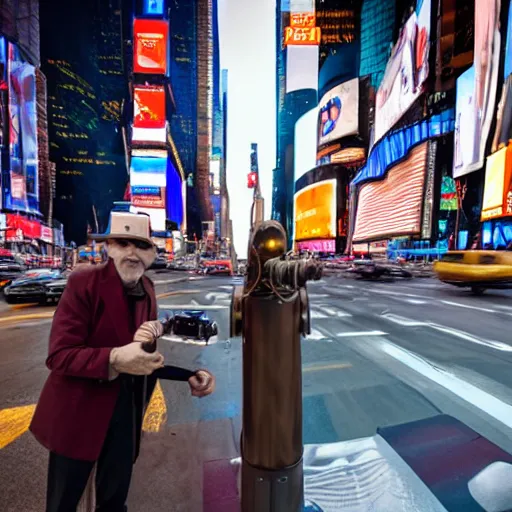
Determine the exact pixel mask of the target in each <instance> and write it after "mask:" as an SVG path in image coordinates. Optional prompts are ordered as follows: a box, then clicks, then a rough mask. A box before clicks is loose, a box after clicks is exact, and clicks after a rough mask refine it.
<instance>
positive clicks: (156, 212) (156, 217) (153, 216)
mask: <svg viewBox="0 0 512 512" xmlns="http://www.w3.org/2000/svg"><path fill="white" fill-rule="evenodd" d="M133 210H134V213H145V214H146V215H149V218H150V222H151V231H165V210H164V209H159V208H144V207H139V206H134V207H133Z"/></svg>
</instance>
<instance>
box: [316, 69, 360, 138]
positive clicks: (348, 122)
mask: <svg viewBox="0 0 512 512" xmlns="http://www.w3.org/2000/svg"><path fill="white" fill-rule="evenodd" d="M318 108H319V110H318V147H321V146H324V145H325V144H327V143H329V142H333V141H335V140H337V139H340V138H341V137H346V136H348V135H355V134H357V133H358V130H359V79H358V78H354V79H353V80H349V81H348V82H345V83H343V84H340V85H337V86H336V87H334V88H333V89H331V90H330V91H329V92H327V93H325V94H324V95H323V97H322V99H321V100H320V104H319V106H318Z"/></svg>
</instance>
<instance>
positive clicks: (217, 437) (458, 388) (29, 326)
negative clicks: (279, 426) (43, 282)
mask: <svg viewBox="0 0 512 512" xmlns="http://www.w3.org/2000/svg"><path fill="white" fill-rule="evenodd" d="M161 276H162V275H161V274H159V275H158V276H155V279H156V280H157V281H162V280H165V275H164V276H163V277H161ZM173 277H175V276H173ZM237 281H238V282H239V280H237V279H236V278H235V279H230V278H215V277H208V278H200V279H195V280H192V281H188V282H182V283H158V284H157V293H159V294H166V293H168V294H169V295H167V296H162V297H161V298H160V299H159V304H160V307H161V308H162V310H172V309H181V307H183V306H186V307H190V306H192V307H193V308H196V307H197V308H199V306H201V307H202V308H205V309H206V310H207V311H208V313H209V315H210V316H211V317H212V318H213V319H215V320H216V321H217V322H218V324H219V327H220V333H219V336H218V339H216V340H212V341H213V342H212V343H211V344H210V345H209V346H207V347H204V345H200V344H194V343H176V342H174V343H173V342H170V341H169V342H166V341H162V342H161V344H160V349H161V351H162V352H163V354H164V356H165V357H166V360H167V361H168V362H169V363H170V364H175V365H179V366H185V367H189V368H200V367H206V368H209V369H210V370H212V371H213V372H214V373H215V374H216V376H217V390H216V393H215V394H214V395H213V396H211V397H208V398H206V399H203V400H198V399H195V398H192V397H190V394H189V392H188V389H187V386H186V384H183V383H173V382H165V381H164V382H162V383H161V388H160V389H161V393H160V394H159V395H158V396H157V397H156V399H155V400H154V404H153V408H152V422H151V424H150V425H149V426H148V428H147V429H146V430H148V432H146V434H145V436H144V442H143V443H144V444H143V450H142V455H141V457H140V459H139V461H138V462H137V464H136V467H135V472H134V477H133V485H132V488H131V493H130V498H129V505H130V507H131V510H134V511H139V510H146V511H148V512H160V511H161V512H167V511H176V512H178V511H184V512H185V511H186V512H195V511H199V510H202V499H203V496H202V494H203V493H202V489H203V484H204V482H203V467H204V464H205V463H206V462H208V461H212V460H217V459H225V458H229V457H236V456H238V439H239V435H240V413H241V340H240V339H239V338H235V339H231V340H229V339H228V319H229V301H230V292H231V286H232V284H234V282H237ZM309 295H310V300H311V316H312V322H313V330H312V333H311V335H310V336H309V337H308V338H307V339H305V340H303V342H302V354H303V391H304V398H303V402H304V442H305V443H324V442H334V441H342V440H349V439H357V438H362V437H366V436H371V435H373V434H375V432H376V429H377V428H378V427H382V426H388V425H396V424H400V423H405V422H410V421H414V420H417V419H423V418H427V417H430V416H434V415H436V414H439V413H440V412H442V413H446V414H450V415H452V416H454V417H456V418H457V419H459V420H461V421H463V422H464V423H466V424H467V425H468V426H470V427H471V428H473V429H475V430H476V431H478V432H479V433H480V434H482V435H483V436H485V437H487V438H488V439H489V440H491V441H492V442H494V443H496V444H497V445H499V446H500V447H501V448H503V449H505V450H506V451H508V452H510V453H512V398H511V396H512V394H511V391H512V372H511V371H510V368H511V366H510V365H511V362H512V337H511V335H510V326H511V325H512V294H511V293H509V292H488V293H487V294H486V295H485V296H483V297H473V296H471V295H469V294H468V293H467V292H465V291H461V290H458V289H455V288H450V287H448V286H445V285H442V284H439V283H438V282H436V281H435V280H433V279H424V280H423V279H417V280H412V281H403V282H398V281H397V282H394V283H379V282H377V283H368V282H362V281H355V280H348V279H340V278H336V277H327V278H324V279H322V281H320V282H318V283H314V284H311V285H310V286H309ZM50 322H51V319H42V320H38V321H32V320H28V321H26V322H22V323H17V324H12V323H6V324H0V340H1V341H0V510H2V511H3V510H5V511H6V512H11V511H12V512H14V511H20V510H22V511H23V512H32V511H34V512H35V511H40V510H42V509H43V505H42V504H43V503H44V485H45V478H46V476H45V470H46V454H45V452H44V450H42V449H41V448H40V447H39V446H38V445H37V443H36V442H35V441H34V440H33V438H32V437H31V435H30V434H29V433H24V432H25V431H24V428H26V424H27V422H28V421H29V419H30V414H31V411H32V408H33V404H35V403H36V401H37V398H38V394H39V391H40V389H41V386H42V384H43V382H44V379H45V377H46V374H47V371H46V369H45V368H44V358H45V355H46V349H47V337H48V330H49V326H50ZM15 407H18V408H20V409H14V411H15V412H12V411H13V409H12V408H15ZM21 407H25V409H21ZM9 441H10V442H9ZM7 443H8V444H7ZM4 445H5V446H4ZM21 482H23V485H20V484H21Z"/></svg>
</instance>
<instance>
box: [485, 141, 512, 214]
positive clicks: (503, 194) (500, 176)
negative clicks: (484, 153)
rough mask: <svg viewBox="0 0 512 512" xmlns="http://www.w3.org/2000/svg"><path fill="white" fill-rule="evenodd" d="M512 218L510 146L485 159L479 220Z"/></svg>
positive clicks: (511, 145) (511, 162) (511, 160)
mask: <svg viewBox="0 0 512 512" xmlns="http://www.w3.org/2000/svg"><path fill="white" fill-rule="evenodd" d="M507 216H512V144H510V145H509V146H508V148H502V149H500V150H499V151H497V152H496V153H494V154H492V155H490V156H488V157H487V166H486V170H485V187H484V200H483V204H482V217H481V220H482V221H485V220H489V219H497V218H500V217H507Z"/></svg>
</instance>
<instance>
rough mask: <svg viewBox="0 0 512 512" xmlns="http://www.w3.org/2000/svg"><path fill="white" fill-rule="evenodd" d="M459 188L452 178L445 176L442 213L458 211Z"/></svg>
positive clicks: (443, 179)
mask: <svg viewBox="0 0 512 512" xmlns="http://www.w3.org/2000/svg"><path fill="white" fill-rule="evenodd" d="M458 207H459V206H458V199H457V186H456V185H455V180H454V179H453V178H452V177H451V176H443V178H442V181H441V204H440V207H439V209H440V210H442V211H455V210H457V209H458Z"/></svg>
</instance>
